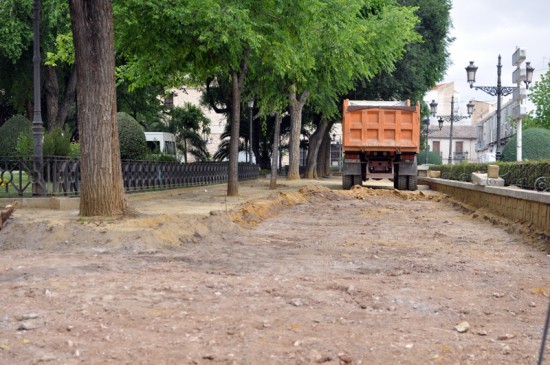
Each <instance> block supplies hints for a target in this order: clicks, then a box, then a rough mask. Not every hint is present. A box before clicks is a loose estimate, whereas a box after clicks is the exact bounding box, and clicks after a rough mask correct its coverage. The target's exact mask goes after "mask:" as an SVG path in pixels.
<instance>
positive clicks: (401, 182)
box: [397, 176, 408, 190]
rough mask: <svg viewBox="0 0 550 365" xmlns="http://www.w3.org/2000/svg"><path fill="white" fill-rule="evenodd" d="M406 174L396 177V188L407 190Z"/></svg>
mask: <svg viewBox="0 0 550 365" xmlns="http://www.w3.org/2000/svg"><path fill="white" fill-rule="evenodd" d="M407 182H408V181H407V176H399V177H398V178H397V190H407Z"/></svg>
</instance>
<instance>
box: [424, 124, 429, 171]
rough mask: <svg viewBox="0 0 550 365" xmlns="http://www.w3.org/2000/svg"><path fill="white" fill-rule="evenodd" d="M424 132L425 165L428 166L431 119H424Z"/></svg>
mask: <svg viewBox="0 0 550 365" xmlns="http://www.w3.org/2000/svg"><path fill="white" fill-rule="evenodd" d="M424 130H425V132H426V159H425V161H424V163H425V164H426V165H427V164H428V146H429V144H428V133H429V132H430V117H426V119H424Z"/></svg>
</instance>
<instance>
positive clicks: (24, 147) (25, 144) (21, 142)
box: [16, 132, 34, 159]
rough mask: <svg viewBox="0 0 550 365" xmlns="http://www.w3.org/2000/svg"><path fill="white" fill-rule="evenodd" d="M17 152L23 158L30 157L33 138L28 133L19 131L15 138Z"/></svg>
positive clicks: (32, 149)
mask: <svg viewBox="0 0 550 365" xmlns="http://www.w3.org/2000/svg"><path fill="white" fill-rule="evenodd" d="M16 149H17V154H18V155H19V156H22V157H23V158H26V159H28V158H30V157H31V156H32V155H33V153H34V138H33V136H32V135H31V134H28V133H23V132H20V133H19V137H18V138H17V147H16Z"/></svg>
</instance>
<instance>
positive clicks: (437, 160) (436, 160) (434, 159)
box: [416, 150, 442, 165]
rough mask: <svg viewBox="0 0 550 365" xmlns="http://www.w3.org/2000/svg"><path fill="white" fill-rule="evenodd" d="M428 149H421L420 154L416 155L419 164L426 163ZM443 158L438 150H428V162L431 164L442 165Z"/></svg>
mask: <svg viewBox="0 0 550 365" xmlns="http://www.w3.org/2000/svg"><path fill="white" fill-rule="evenodd" d="M425 160H426V151H425V150H424V151H420V153H419V154H418V155H416V161H417V163H418V164H419V165H423V164H425V163H426V161H425ZM441 163H442V158H441V155H440V154H439V153H438V152H434V151H428V164H430V165H432V164H433V165H441Z"/></svg>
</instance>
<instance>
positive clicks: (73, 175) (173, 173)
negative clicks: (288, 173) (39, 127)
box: [0, 156, 260, 197]
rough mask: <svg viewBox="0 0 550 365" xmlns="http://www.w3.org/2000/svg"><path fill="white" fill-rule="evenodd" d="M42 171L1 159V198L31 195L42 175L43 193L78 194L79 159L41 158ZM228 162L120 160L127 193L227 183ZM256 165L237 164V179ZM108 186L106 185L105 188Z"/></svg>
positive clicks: (250, 175)
mask: <svg viewBox="0 0 550 365" xmlns="http://www.w3.org/2000/svg"><path fill="white" fill-rule="evenodd" d="M43 166H44V167H43V171H34V170H33V163H32V160H28V159H24V158H9V159H8V158H0V197H3V196H4V197H12V196H19V197H21V196H29V197H30V196H32V195H33V193H32V185H33V181H36V179H39V178H40V177H43V181H44V187H45V191H46V195H49V196H53V195H67V196H78V195H79V194H80V160H79V159H74V158H66V157H49V156H47V157H44V165H43ZM228 168H229V165H228V163H227V162H194V163H187V164H186V163H174V162H157V161H154V162H153V161H129V160H123V161H122V176H123V179H124V189H125V190H126V192H129V193H130V192H137V191H146V190H158V189H171V188H180V187H188V186H198V185H209V184H221V183H226V182H227V179H228ZM259 171H260V170H259V166H258V165H252V164H248V163H240V164H239V180H240V181H242V180H254V179H257V178H258V176H259ZM106 188H108V187H106Z"/></svg>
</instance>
